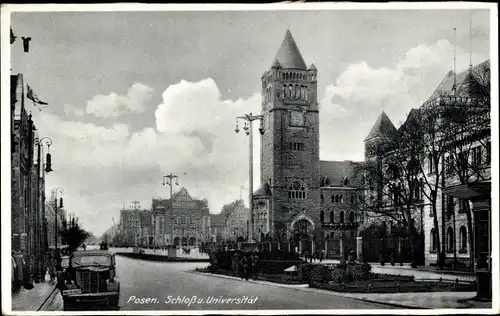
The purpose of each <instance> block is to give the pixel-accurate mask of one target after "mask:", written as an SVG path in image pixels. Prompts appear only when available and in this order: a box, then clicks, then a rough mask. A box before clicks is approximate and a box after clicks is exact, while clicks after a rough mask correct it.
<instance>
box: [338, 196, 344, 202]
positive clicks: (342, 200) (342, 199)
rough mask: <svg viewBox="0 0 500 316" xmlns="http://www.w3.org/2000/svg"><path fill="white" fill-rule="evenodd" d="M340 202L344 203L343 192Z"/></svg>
mask: <svg viewBox="0 0 500 316" xmlns="http://www.w3.org/2000/svg"><path fill="white" fill-rule="evenodd" d="M339 202H340V203H344V195H343V194H341V195H340V198H339Z"/></svg>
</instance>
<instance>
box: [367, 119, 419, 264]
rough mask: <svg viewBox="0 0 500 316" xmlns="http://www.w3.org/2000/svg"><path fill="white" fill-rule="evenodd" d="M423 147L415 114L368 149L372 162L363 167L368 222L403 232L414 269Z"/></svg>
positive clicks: (368, 160) (368, 161) (369, 160)
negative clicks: (390, 225) (386, 224)
mask: <svg viewBox="0 0 500 316" xmlns="http://www.w3.org/2000/svg"><path fill="white" fill-rule="evenodd" d="M422 147H423V135H422V131H421V130H420V129H419V124H418V119H417V117H416V112H415V111H412V112H411V113H410V115H409V116H408V119H407V120H406V122H405V123H404V124H403V125H402V126H401V127H400V129H399V130H398V131H397V132H396V133H395V134H394V135H391V136H390V137H384V138H381V139H380V140H379V141H378V142H376V143H372V144H370V145H369V146H368V148H367V150H368V152H370V153H371V158H370V159H367V160H366V161H365V163H364V164H362V167H361V168H362V172H363V173H364V174H365V179H366V180H367V181H366V180H365V181H364V185H363V186H364V187H365V188H364V190H365V195H364V196H365V198H364V199H363V200H362V201H361V207H362V208H364V210H365V212H364V213H365V214H364V215H365V218H366V219H367V220H370V218H375V219H376V220H379V221H380V220H382V221H385V220H386V219H389V220H390V221H391V222H393V223H395V224H396V226H399V227H403V228H404V230H405V231H406V234H407V236H408V237H409V239H410V255H411V266H412V267H416V266H417V256H416V242H417V235H418V228H417V227H416V225H415V223H416V221H415V216H416V214H417V213H418V211H421V208H420V207H419V206H418V205H416V203H415V202H416V201H418V199H417V197H416V196H415V193H416V192H418V191H419V190H420V188H421V184H420V182H419V180H418V179H419V175H420V161H421V153H422ZM375 194H376V196H375ZM421 233H422V232H421Z"/></svg>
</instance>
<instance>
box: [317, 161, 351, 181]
mask: <svg viewBox="0 0 500 316" xmlns="http://www.w3.org/2000/svg"><path fill="white" fill-rule="evenodd" d="M359 165H360V162H355V161H349V160H346V161H325V160H322V161H320V162H319V174H320V177H321V180H327V184H324V185H323V186H336V187H337V186H343V185H344V180H345V179H347V186H349V187H352V186H357V185H360V184H361V173H360V172H359V170H360V169H359Z"/></svg>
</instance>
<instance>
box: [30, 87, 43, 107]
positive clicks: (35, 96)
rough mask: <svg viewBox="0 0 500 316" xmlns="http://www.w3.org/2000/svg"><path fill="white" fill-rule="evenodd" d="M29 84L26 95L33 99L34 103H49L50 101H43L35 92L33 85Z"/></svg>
mask: <svg viewBox="0 0 500 316" xmlns="http://www.w3.org/2000/svg"><path fill="white" fill-rule="evenodd" d="M27 86H28V93H27V94H26V97H27V98H28V99H30V100H31V101H33V102H34V103H37V104H42V105H47V104H48V103H47V102H43V101H41V100H40V99H39V98H38V96H37V95H36V94H35V93H34V92H33V89H31V87H30V86H29V85H27Z"/></svg>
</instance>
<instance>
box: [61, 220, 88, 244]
mask: <svg viewBox="0 0 500 316" xmlns="http://www.w3.org/2000/svg"><path fill="white" fill-rule="evenodd" d="M61 236H62V240H63V243H65V244H67V245H68V249H69V251H70V252H73V251H75V250H76V249H78V247H80V245H82V243H83V242H84V241H85V240H86V239H87V238H88V237H89V236H90V234H89V233H88V232H87V231H85V230H84V229H83V228H82V226H81V225H80V222H79V220H78V217H75V216H72V217H70V219H69V221H63V225H62V231H61Z"/></svg>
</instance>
